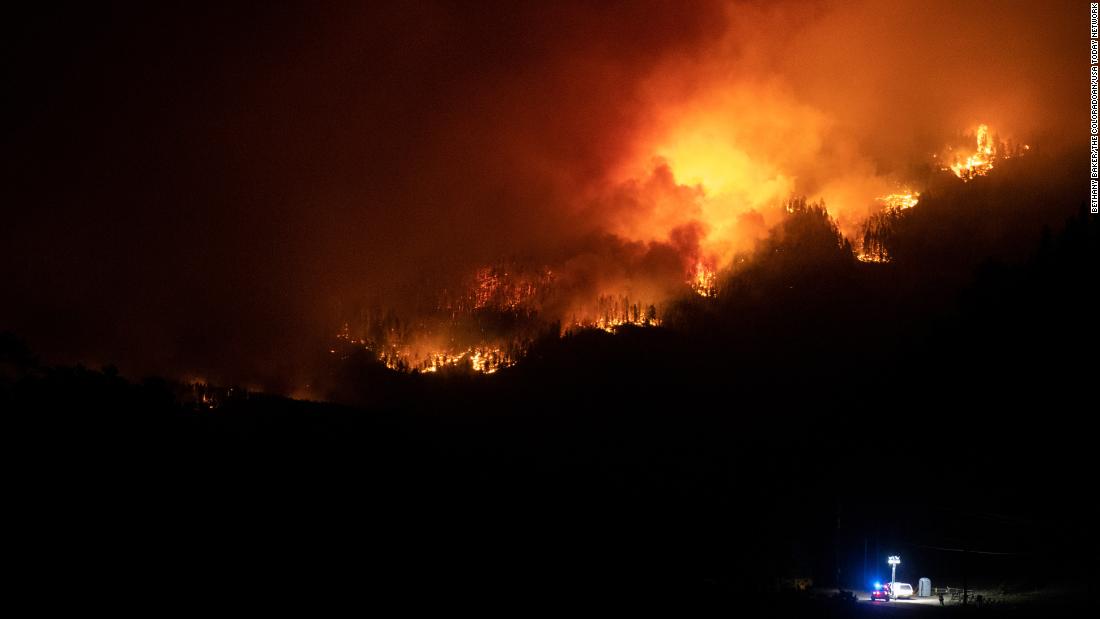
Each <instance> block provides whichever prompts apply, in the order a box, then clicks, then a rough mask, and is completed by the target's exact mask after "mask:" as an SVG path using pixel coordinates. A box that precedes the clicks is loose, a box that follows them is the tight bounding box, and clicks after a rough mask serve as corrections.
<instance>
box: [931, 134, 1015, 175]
mask: <svg viewBox="0 0 1100 619" xmlns="http://www.w3.org/2000/svg"><path fill="white" fill-rule="evenodd" d="M974 140H975V148H974V150H973V151H972V152H971V151H970V150H969V149H960V150H959V151H953V152H951V153H949V154H948V155H946V156H945V157H944V159H943V161H944V163H943V164H942V165H941V166H940V169H941V170H944V171H950V172H952V173H953V174H954V175H955V176H957V177H959V178H961V179H962V180H963V182H966V181H969V180H971V179H973V178H974V177H977V176H985V175H986V174H989V172H990V170H992V169H993V164H994V163H995V162H996V161H997V160H998V159H1011V158H1012V157H1014V156H1021V155H1023V154H1024V153H1025V152H1027V151H1029V150H1031V147H1030V146H1028V145H1027V144H1024V145H1023V146H1022V147H1021V146H1013V145H1012V144H1010V143H1003V142H998V141H997V140H995V139H994V136H993V133H992V132H991V131H990V130H989V125H986V124H981V125H978V128H977V129H976V130H975V132H974ZM949 150H951V149H949Z"/></svg>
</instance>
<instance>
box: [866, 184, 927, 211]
mask: <svg viewBox="0 0 1100 619" xmlns="http://www.w3.org/2000/svg"><path fill="white" fill-rule="evenodd" d="M876 199H877V200H878V202H880V203H882V204H883V206H885V207H886V208H888V209H897V210H904V209H907V208H913V207H914V206H916V205H917V203H918V202H920V192H919V191H912V190H911V189H902V190H901V191H899V192H898V193H892V194H889V195H886V196H881V197H879V198H876Z"/></svg>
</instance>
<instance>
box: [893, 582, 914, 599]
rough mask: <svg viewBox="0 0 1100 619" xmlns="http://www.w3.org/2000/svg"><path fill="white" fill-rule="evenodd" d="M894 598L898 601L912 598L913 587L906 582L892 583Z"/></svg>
mask: <svg viewBox="0 0 1100 619" xmlns="http://www.w3.org/2000/svg"><path fill="white" fill-rule="evenodd" d="M894 597H896V598H898V599H899V600H900V599H903V598H904V599H909V598H911V597H913V585H911V584H909V583H907V582H896V583H894Z"/></svg>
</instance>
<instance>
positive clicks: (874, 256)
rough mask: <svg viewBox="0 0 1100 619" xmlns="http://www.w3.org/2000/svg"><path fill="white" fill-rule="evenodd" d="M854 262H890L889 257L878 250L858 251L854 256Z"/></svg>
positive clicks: (883, 251)
mask: <svg viewBox="0 0 1100 619" xmlns="http://www.w3.org/2000/svg"><path fill="white" fill-rule="evenodd" d="M856 260H859V261H860V262H875V263H886V262H890V256H889V255H888V254H887V253H886V251H885V250H882V249H879V250H878V251H862V250H861V251H860V252H859V253H857V254H856Z"/></svg>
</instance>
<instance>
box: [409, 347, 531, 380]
mask: <svg viewBox="0 0 1100 619" xmlns="http://www.w3.org/2000/svg"><path fill="white" fill-rule="evenodd" d="M467 363H468V364H469V367H470V369H472V370H473V371H475V372H481V373H482V374H493V373H495V372H496V371H497V370H500V369H501V368H506V367H508V366H510V365H512V364H513V363H515V361H514V360H513V359H512V358H511V357H509V356H508V355H507V354H506V353H504V351H502V350H501V349H499V348H489V347H480V346H479V347H473V348H467V349H466V350H464V351H462V352H460V353H458V354H450V353H430V354H429V355H428V359H427V361H426V362H425V364H423V365H421V366H419V367H416V368H414V369H415V370H416V371H417V372H422V373H426V372H438V371H440V370H443V369H446V368H448V367H461V366H462V365H464V364H467Z"/></svg>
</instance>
